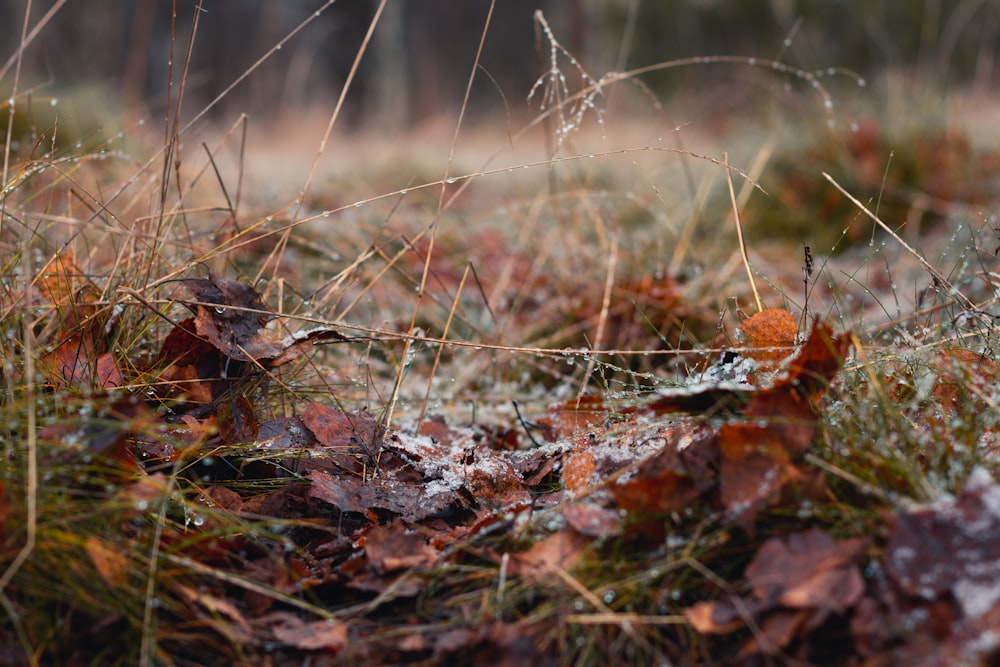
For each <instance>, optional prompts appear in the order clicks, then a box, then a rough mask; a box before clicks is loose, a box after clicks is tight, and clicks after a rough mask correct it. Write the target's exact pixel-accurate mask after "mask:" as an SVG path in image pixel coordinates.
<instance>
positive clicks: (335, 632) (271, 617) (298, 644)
mask: <svg viewBox="0 0 1000 667" xmlns="http://www.w3.org/2000/svg"><path fill="white" fill-rule="evenodd" d="M255 625H264V627H265V628H266V629H268V630H270V632H271V634H272V635H273V636H274V638H275V639H276V640H278V641H279V642H281V643H282V644H284V645H285V646H289V647H291V648H296V649H299V650H301V651H325V652H329V653H339V652H340V651H342V650H343V648H344V647H345V646H347V626H346V625H344V624H343V623H341V622H340V621H337V620H334V619H330V620H320V621H311V622H306V621H303V620H302V619H301V618H299V617H298V616H296V615H295V614H292V613H290V612H287V611H275V612H271V613H269V614H265V615H264V616H261V617H260V618H258V619H255Z"/></svg>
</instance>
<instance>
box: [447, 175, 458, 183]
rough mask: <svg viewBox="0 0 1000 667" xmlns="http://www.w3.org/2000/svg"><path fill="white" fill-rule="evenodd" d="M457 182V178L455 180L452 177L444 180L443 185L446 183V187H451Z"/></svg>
mask: <svg viewBox="0 0 1000 667" xmlns="http://www.w3.org/2000/svg"><path fill="white" fill-rule="evenodd" d="M457 180H458V179H457V178H455V177H454V176H452V177H450V178H449V179H448V180H446V181H445V183H447V184H448V185H451V184H452V183H454V182H455V181H457Z"/></svg>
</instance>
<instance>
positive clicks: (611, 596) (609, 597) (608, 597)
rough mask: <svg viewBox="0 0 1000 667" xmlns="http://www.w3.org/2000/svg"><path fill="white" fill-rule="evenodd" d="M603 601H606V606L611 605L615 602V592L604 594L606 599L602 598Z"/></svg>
mask: <svg viewBox="0 0 1000 667" xmlns="http://www.w3.org/2000/svg"><path fill="white" fill-rule="evenodd" d="M601 599H602V600H604V604H611V603H612V602H614V601H615V592H614V591H608V592H607V593H605V594H604V597H602V598H601Z"/></svg>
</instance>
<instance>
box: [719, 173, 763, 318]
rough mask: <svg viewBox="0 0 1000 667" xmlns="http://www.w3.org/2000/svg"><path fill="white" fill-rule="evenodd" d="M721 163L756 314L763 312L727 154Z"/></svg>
mask: <svg viewBox="0 0 1000 667" xmlns="http://www.w3.org/2000/svg"><path fill="white" fill-rule="evenodd" d="M722 162H723V164H725V166H726V182H727V183H728V184H729V200H730V201H731V202H732V203H733V217H734V218H735V219H736V236H737V238H739V241H740V255H741V256H742V257H743V266H744V267H746V270H747V278H749V279H750V289H751V290H753V300H754V302H755V303H756V304H757V312H758V313H759V312H760V311H762V310H764V306H763V305H761V302H760V293H758V292H757V284H756V283H755V282H754V279H753V271H752V270H751V269H750V257H749V256H748V255H747V246H746V243H745V242H744V241H743V225H742V224H741V223H740V207H739V205H737V203H736V189H735V188H733V172H731V171H730V170H729V153H723V154H722Z"/></svg>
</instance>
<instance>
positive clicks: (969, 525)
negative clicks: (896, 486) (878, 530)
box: [886, 468, 1000, 619]
mask: <svg viewBox="0 0 1000 667" xmlns="http://www.w3.org/2000/svg"><path fill="white" fill-rule="evenodd" d="M886 570H887V572H888V573H889V576H890V577H891V578H892V580H893V581H894V582H895V583H896V585H897V586H899V588H900V589H901V590H902V591H903V592H905V593H906V594H908V595H912V596H916V597H919V598H922V599H925V600H932V599H935V598H938V597H941V596H944V595H948V594H950V595H951V596H952V597H953V598H954V600H955V602H956V603H957V604H958V606H959V608H960V610H961V612H962V614H963V616H965V617H966V618H972V619H975V618H978V617H980V616H982V615H984V614H986V613H987V612H989V611H991V610H992V609H993V608H994V607H996V606H997V604H998V603H1000V583H998V582H1000V486H998V485H997V483H996V482H995V481H994V480H993V478H992V476H991V475H990V474H989V473H988V472H987V471H986V470H985V469H983V468H976V469H975V470H974V471H973V472H972V474H970V475H969V478H968V480H966V483H965V486H964V487H963V488H962V491H961V493H959V495H958V496H957V497H952V496H945V497H943V498H940V499H938V500H937V501H935V502H933V503H931V504H930V505H927V506H926V507H921V508H918V509H915V510H912V511H909V512H902V513H901V514H899V515H898V516H897V518H896V522H895V525H894V527H893V530H892V535H891V536H890V538H889V544H888V546H887V548H886Z"/></svg>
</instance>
